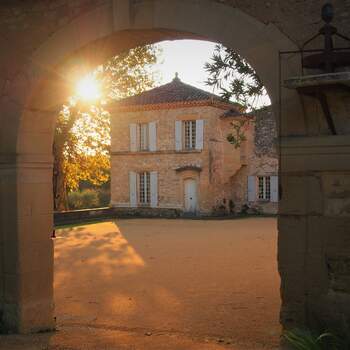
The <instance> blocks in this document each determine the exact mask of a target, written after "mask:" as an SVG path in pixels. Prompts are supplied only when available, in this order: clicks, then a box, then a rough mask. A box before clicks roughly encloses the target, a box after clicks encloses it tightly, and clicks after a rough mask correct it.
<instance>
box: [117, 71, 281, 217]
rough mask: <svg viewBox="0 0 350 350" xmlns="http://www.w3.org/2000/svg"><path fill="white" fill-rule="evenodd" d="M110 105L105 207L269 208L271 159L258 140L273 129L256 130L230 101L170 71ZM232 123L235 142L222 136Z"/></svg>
mask: <svg viewBox="0 0 350 350" xmlns="http://www.w3.org/2000/svg"><path fill="white" fill-rule="evenodd" d="M110 112H111V138H112V141H111V164H112V165H111V206H112V207H115V208H124V210H128V211H129V210H131V211H134V212H137V211H145V210H147V212H150V211H151V212H152V213H153V214H155V215H158V214H162V212H166V211H174V210H175V211H176V212H177V213H181V214H190V215H194V214H195V215H225V214H230V213H234V212H241V211H247V210H251V211H256V210H258V211H261V212H265V213H276V211H277V201H278V193H277V192H278V180H277V164H278V163H277V157H276V155H275V153H274V152H273V151H271V149H272V148H273V145H270V146H269V145H266V142H267V143H269V142H270V143H271V140H273V139H274V136H273V133H274V130H275V129H274V127H273V128H272V127H271V128H270V127H269V126H268V123H267V124H266V123H265V122H264V124H263V125H264V126H265V129H264V131H265V133H266V131H267V135H265V136H261V135H260V136H259V137H257V135H258V134H257V133H256V132H255V129H256V121H257V120H259V118H257V117H256V116H252V115H249V114H245V113H243V112H242V110H241V109H240V108H239V106H238V105H237V104H234V103H227V102H225V101H223V100H222V99H221V98H220V97H218V96H216V95H213V94H210V93H208V92H206V91H203V90H200V89H197V88H195V87H193V86H190V85H188V84H185V83H183V82H182V81H181V80H180V79H179V78H178V76H176V77H175V78H174V79H173V81H172V82H170V83H168V84H165V85H163V86H160V87H157V88H155V89H152V90H149V91H146V92H143V93H141V94H139V95H136V96H132V97H129V98H126V99H123V100H121V101H118V102H116V103H114V104H113V105H111V106H110ZM263 114H264V115H265V114H266V115H270V114H269V113H263ZM260 118H261V117H260ZM271 120H273V119H272V118H271ZM234 125H235V126H236V129H235V128H234V127H233V126H234ZM266 125H267V127H266ZM232 130H237V131H239V132H240V133H242V132H243V134H244V138H243V139H241V140H240V139H239V138H237V140H240V141H241V142H240V144H239V143H238V142H237V143H236V144H235V145H232V144H231V143H229V142H228V141H227V135H229V134H230V133H232ZM259 143H260V144H259ZM264 147H265V148H266V147H267V149H266V150H264V149H263V148H264ZM126 208H128V209H126ZM121 210H122V209H121Z"/></svg>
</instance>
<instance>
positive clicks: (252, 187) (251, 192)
mask: <svg viewBox="0 0 350 350" xmlns="http://www.w3.org/2000/svg"><path fill="white" fill-rule="evenodd" d="M255 201H256V181H255V176H248V202H255Z"/></svg>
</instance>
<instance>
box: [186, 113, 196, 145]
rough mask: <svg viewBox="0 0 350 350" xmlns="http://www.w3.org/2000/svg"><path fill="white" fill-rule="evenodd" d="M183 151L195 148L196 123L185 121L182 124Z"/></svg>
mask: <svg viewBox="0 0 350 350" xmlns="http://www.w3.org/2000/svg"><path fill="white" fill-rule="evenodd" d="M184 134H185V137H184V140H185V149H195V148H196V121H195V120H186V121H185V122H184Z"/></svg>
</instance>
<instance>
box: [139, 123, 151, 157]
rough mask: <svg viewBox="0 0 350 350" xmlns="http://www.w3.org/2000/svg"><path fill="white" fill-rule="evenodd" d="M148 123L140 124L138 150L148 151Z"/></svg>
mask: <svg viewBox="0 0 350 350" xmlns="http://www.w3.org/2000/svg"><path fill="white" fill-rule="evenodd" d="M148 145H149V142H148V124H140V150H141V151H148V149H149V147H148Z"/></svg>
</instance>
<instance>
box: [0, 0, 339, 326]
mask: <svg viewBox="0 0 350 350" xmlns="http://www.w3.org/2000/svg"><path fill="white" fill-rule="evenodd" d="M256 11H257V12H258V10H256ZM242 29H244V30H242ZM33 35H34V34H33ZM172 38H206V39H207V40H214V41H217V42H220V43H222V44H224V45H225V46H227V47H231V48H234V49H235V50H236V51H237V52H238V53H240V54H241V55H242V56H244V57H246V58H247V60H248V61H249V62H250V63H251V64H252V65H253V66H254V68H255V69H256V71H257V72H258V74H259V75H260V77H261V78H262V80H263V81H264V84H265V86H266V88H267V90H268V92H269V95H270V96H271V99H272V102H273V103H276V102H277V101H278V98H279V84H278V74H279V72H278V69H277V67H278V51H279V50H282V49H293V48H295V45H294V43H293V42H292V41H291V40H290V39H289V38H288V37H287V36H286V35H284V34H282V33H281V31H280V30H279V29H278V28H277V27H275V26H274V25H271V24H265V23H263V22H262V21H260V20H257V19H256V18H255V17H252V16H249V15H247V14H246V13H244V12H243V11H241V10H239V9H238V8H234V7H231V6H228V5H225V4H221V3H219V2H214V1H209V0H205V1H201V2H199V1H194V0H193V1H187V0H186V1H184V0H176V1H174V0H162V1H159V0H153V1H137V2H134V1H125V0H114V1H105V2H101V4H100V5H99V6H96V8H92V9H89V11H86V12H83V11H82V14H81V15H78V16H76V17H75V18H74V19H73V20H71V21H70V22H69V23H68V24H66V25H63V26H62V27H61V28H59V27H58V26H57V27H55V28H54V30H53V31H52V32H51V34H50V36H49V35H48V36H47V37H46V38H44V39H42V41H41V42H40V45H38V47H37V49H36V50H32V52H31V54H28V56H27V59H26V60H25V62H24V63H23V65H22V66H21V69H20V70H19V72H20V73H18V76H17V77H16V79H15V80H14V81H13V84H12V85H11V89H12V93H13V96H15V97H16V98H17V99H18V100H19V101H20V102H21V103H14V102H13V101H12V100H11V99H7V100H6V99H5V102H4V104H3V107H2V109H3V111H4V115H5V116H4V117H2V118H6V119H4V122H5V124H6V127H5V128H2V130H1V132H0V136H1V138H0V139H1V143H0V145H1V146H0V150H1V192H0V196H1V198H0V200H1V217H0V220H1V231H2V241H1V242H2V245H1V257H2V259H1V261H4V263H3V267H1V280H2V281H5V283H3V285H4V286H3V287H2V290H3V293H2V294H3V295H4V296H2V300H3V302H2V314H3V316H2V320H3V321H2V322H3V324H5V325H6V327H7V328H9V329H12V330H15V331H20V332H30V331H38V330H43V329H51V328H52V327H53V325H54V322H53V290H52V279H53V255H52V243H51V241H50V238H49V237H50V233H51V231H52V204H51V203H52V198H51V197H52V195H51V188H52V186H51V177H52V156H51V147H52V137H53V127H54V123H55V111H54V108H53V107H54V106H56V105H58V104H60V103H61V102H63V101H64V99H65V98H66V97H67V96H69V95H70V82H71V81H72V79H74V74H75V72H76V71H77V70H79V67H81V65H82V63H83V64H86V62H89V64H86V70H89V69H90V68H91V67H93V66H95V65H97V64H98V63H101V62H103V61H104V60H105V59H106V58H108V57H111V56H112V55H115V54H118V52H122V51H123V50H126V49H129V48H132V47H135V46H136V45H142V44H146V43H154V42H157V41H160V40H165V39H172ZM284 69H285V70H286V71H285V72H284V73H285V75H287V76H288V75H289V76H291V75H294V74H297V73H298V63H296V62H295V61H294V60H291V61H289V62H288V65H286V66H285V67H284ZM79 74H81V71H79ZM283 96H284V100H283V101H282V102H283V106H284V113H283V118H284V119H283V125H282V128H281V134H282V136H290V135H292V136H294V137H295V136H301V135H304V134H305V122H304V118H303V112H302V109H301V104H300V100H299V97H298V96H297V94H296V93H294V92H289V91H288V92H286V93H285V94H284V95H283ZM5 112H6V113H5ZM9 116H10V118H9ZM286 144H287V148H288V147H289V150H290V149H293V147H294V148H297V147H298V146H300V145H301V147H302V145H303V141H299V139H298V138H296V139H295V138H293V139H292V140H286ZM291 152H292V153H293V151H291ZM321 153H322V152H321ZM282 156H283V155H282ZM293 161H294V158H293V154H292V156H290V157H289V158H285V162H286V163H285V164H284V165H285V166H289V165H290V167H289V168H288V167H286V169H290V171H293V166H292V164H293ZM298 166H299V168H300V169H301V170H303V165H302V164H301V165H300V163H298ZM341 169H343V168H341ZM288 171H289V170H288ZM284 177H285V178H286V179H287V180H288V181H289V182H288V183H287V187H290V188H293V184H292V183H291V182H290V181H292V182H293V180H291V179H290V178H287V176H286V174H283V177H282V181H284ZM301 181H302V183H303V184H306V183H307V181H309V179H308V178H306V177H303V178H302V180H301ZM316 187H317V186H316ZM309 196H311V194H309ZM284 198H285V199H284V201H285V202H286V203H289V204H291V206H292V207H293V208H294V207H298V204H295V205H294V206H293V203H292V201H291V202H290V201H289V199H290V198H291V197H290V194H288V193H286V194H285V196H284ZM312 208H313V207H312V204H311V209H312ZM286 213H287V214H286V215H285V216H284V217H283V218H281V219H280V221H279V229H280V238H279V249H280V251H279V259H280V273H281V276H282V299H283V310H282V311H283V313H282V320H283V322H284V324H285V325H287V324H303V323H305V322H306V320H305V317H306V307H305V305H306V303H307V300H306V299H307V298H306V295H307V293H306V289H307V288H308V286H306V284H302V283H299V281H300V279H305V278H306V277H305V276H306V275H307V273H306V270H305V257H306V256H307V254H308V251H307V249H310V247H309V246H308V245H307V243H305V241H304V237H306V236H307V232H308V231H307V228H306V226H307V223H306V222H305V220H307V217H305V216H303V217H298V218H297V219H295V218H292V217H291V216H290V215H289V214H290V213H289V212H288V208H287V209H286ZM291 213H292V214H291V215H295V212H293V211H291ZM297 214H298V213H297ZM295 231H297V232H301V234H300V235H301V236H298V239H296V240H295V239H293V233H294V232H295ZM291 236H292V237H291ZM287 246H288V249H287V248H286V247H287ZM307 247H308V248H307ZM289 250H290V251H289ZM294 253H295V254H294ZM317 257H318V258H320V257H321V255H319V254H318V255H317ZM313 261H314V260H313ZM294 262H295V264H294ZM311 265H312V264H311ZM318 277H319V278H320V279H322V278H323V277H324V276H323V275H322V276H318ZM313 278H315V279H316V278H317V277H315V275H314V277H313ZM297 282H298V283H297ZM316 284H317V283H316ZM295 285H298V288H297V289H295V288H294V286H295ZM310 288H311V287H310ZM311 289H312V288H311ZM321 289H322V288H321ZM315 290H316V294H317V293H318V291H319V288H316V289H315ZM5 295H7V297H5ZM317 295H318V294H317Z"/></svg>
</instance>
